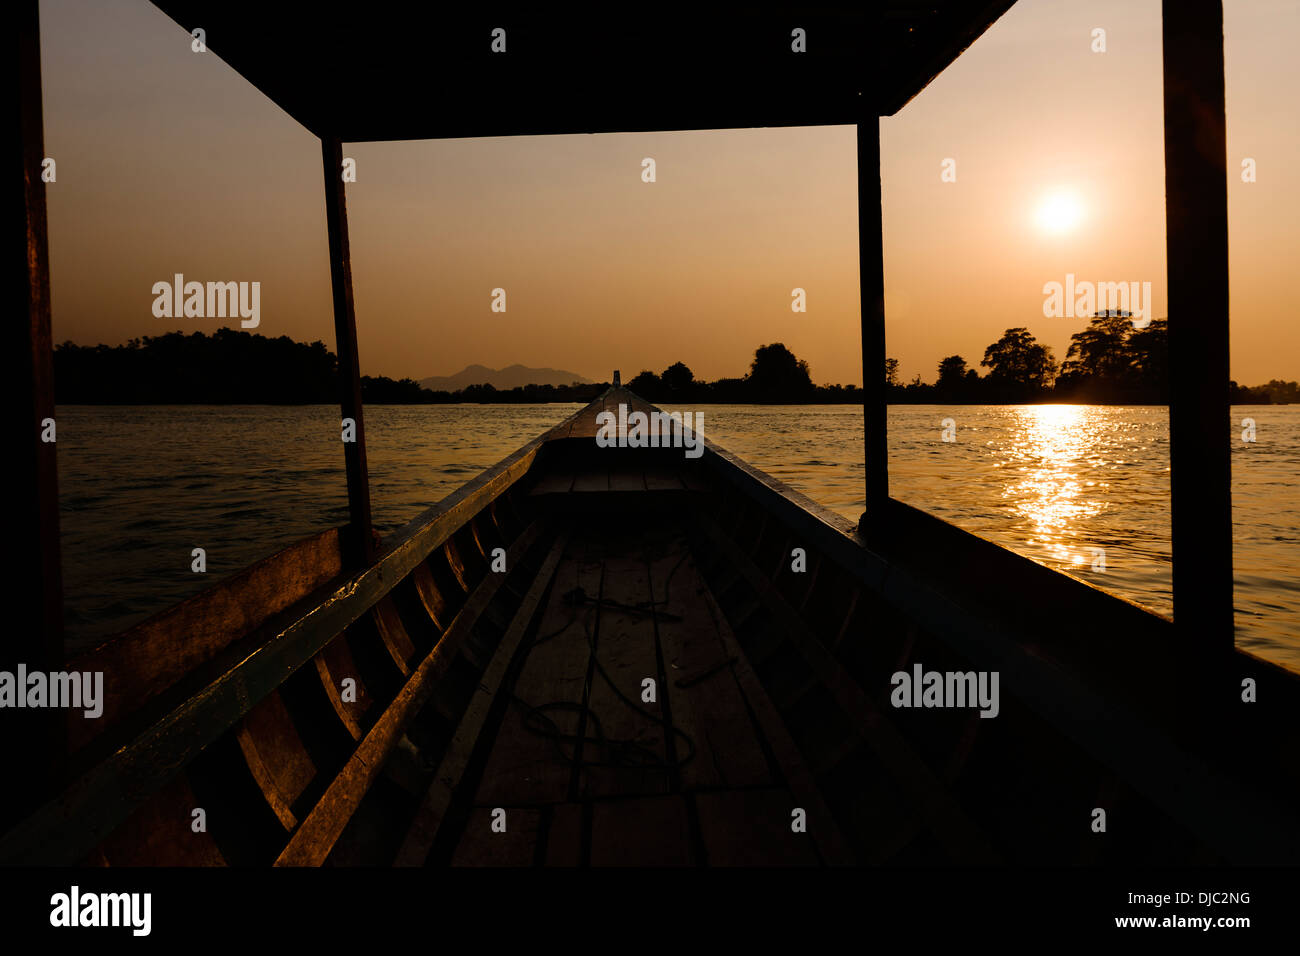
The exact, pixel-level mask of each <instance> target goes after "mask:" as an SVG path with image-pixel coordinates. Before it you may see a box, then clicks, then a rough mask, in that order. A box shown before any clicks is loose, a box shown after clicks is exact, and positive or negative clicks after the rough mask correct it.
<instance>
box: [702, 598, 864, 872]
mask: <svg viewBox="0 0 1300 956" xmlns="http://www.w3.org/2000/svg"><path fill="white" fill-rule="evenodd" d="M703 597H704V600H705V603H706V604H707V605H708V607H709V609H710V612H711V613H712V615H713V619H714V620H715V621H716V622H717V626H718V633H719V636H720V637H721V638H722V642H723V645H724V646H725V647H726V648H727V650H728V652H729V655H728V656H734V657H735V658H736V662H735V663H734V664H733V665H732V668H733V670H734V673H735V675H736V681H737V682H738V683H739V684H740V689H741V690H742V691H743V692H744V694H745V699H746V700H747V701H748V702H749V706H750V709H751V710H752V711H753V714H754V719H755V720H757V721H758V725H759V727H760V729H761V730H762V731H763V735H764V736H765V737H766V738H767V742H768V746H770V747H771V748H772V753H773V755H774V756H775V758H776V762H777V765H778V766H779V767H780V768H781V774H782V776H784V777H785V785H786V786H787V787H788V788H789V789H790V793H791V794H792V795H793V796H794V798H795V800H796V801H798V802H797V803H796V806H798V807H802V808H803V809H804V810H806V811H807V814H808V818H807V820H808V833H809V835H810V836H811V837H812V839H813V842H814V843H815V844H816V845H817V849H818V851H819V852H820V854H821V858H822V861H823V862H825V863H828V864H830V865H832V866H851V865H853V864H854V863H855V862H856V861H855V859H854V857H853V854H852V852H850V850H849V848H848V844H847V843H846V842H845V841H844V836H843V834H841V833H840V828H839V826H838V825H837V824H836V823H835V819H834V817H832V816H831V812H830V810H829V809H828V808H827V806H826V802H825V800H823V799H822V795H821V792H820V791H819V790H818V789H817V784H816V781H814V780H813V776H812V772H811V771H810V770H809V769H808V766H807V765H806V764H805V763H804V759H803V756H802V755H801V754H800V753H799V748H798V747H797V746H796V745H795V742H794V740H793V738H791V736H790V732H789V731H788V730H787V729H786V727H785V724H784V723H783V722H782V720H781V716H780V714H778V713H777V710H776V708H775V707H774V706H773V704H772V701H771V699H769V698H768V696H767V692H766V691H765V690H763V684H762V682H761V681H760V680H759V679H758V675H757V674H755V673H754V671H753V669H752V668H751V667H750V666H749V662H748V661H747V660H745V655H744V653H743V652H742V651H741V649H740V645H739V643H737V641H736V638H735V635H734V634H732V633H731V628H730V626H729V625H728V624H727V618H726V615H725V614H723V613H722V608H720V607H719V606H718V603H717V601H715V600H714V598H713V595H712V593H710V591H709V590H708V588H705V590H704V592H703Z"/></svg>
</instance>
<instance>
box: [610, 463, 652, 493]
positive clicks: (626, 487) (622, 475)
mask: <svg viewBox="0 0 1300 956" xmlns="http://www.w3.org/2000/svg"><path fill="white" fill-rule="evenodd" d="M609 490H610V491H645V490H646V481H645V474H644V472H642V471H641V470H640V469H634V468H627V467H622V468H615V469H613V470H612V471H611V472H610V473H609Z"/></svg>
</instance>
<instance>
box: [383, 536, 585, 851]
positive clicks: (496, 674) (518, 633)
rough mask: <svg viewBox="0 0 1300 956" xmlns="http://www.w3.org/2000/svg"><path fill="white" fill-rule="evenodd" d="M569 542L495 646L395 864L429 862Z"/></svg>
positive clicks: (559, 546) (546, 565)
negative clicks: (504, 680)
mask: <svg viewBox="0 0 1300 956" xmlns="http://www.w3.org/2000/svg"><path fill="white" fill-rule="evenodd" d="M567 543H568V538H567V537H566V536H565V535H563V534H561V535H560V536H559V537H558V538H557V539H556V541H555V543H554V544H553V545H552V546H551V550H550V553H549V554H547V556H546V559H545V561H543V562H542V566H541V568H539V569H538V572H537V575H536V577H534V578H533V582H532V584H531V585H530V586H529V589H528V593H527V594H525V595H524V599H523V601H522V602H521V603H520V605H519V609H518V610H517V611H516V612H515V615H514V618H513V619H512V620H511V621H510V625H509V627H508V628H507V629H506V632H505V634H504V635H502V637H501V642H500V643H499V644H498V645H497V649H496V652H495V653H494V654H493V655H492V660H491V662H490V663H489V664H488V666H487V669H486V670H485V671H484V673H483V676H482V678H481V679H480V681H479V684H478V686H477V687H476V688H475V690H474V696H473V698H472V699H471V700H470V702H469V704H468V705H467V706H466V708H465V714H464V716H463V717H461V720H460V723H459V725H458V726H457V727H456V732H455V734H454V735H453V736H452V739H451V743H449V744H448V745H447V752H446V753H445V754H444V755H443V758H442V763H441V764H440V765H439V767H438V771H437V773H435V774H434V778H433V782H432V783H431V784H430V785H429V789H428V791H427V792H426V793H425V795H424V800H423V801H422V802H421V805H420V809H419V810H417V811H416V814H415V817H414V818H413V820H412V822H411V826H410V829H409V830H408V831H407V834H406V838H405V839H404V840H403V841H402V847H401V849H400V850H399V851H398V854H397V859H396V861H395V865H397V866H420V865H422V864H423V863H424V861H425V859H426V858H427V857H428V855H429V850H430V848H432V846H433V843H434V840H435V839H437V836H438V830H439V828H440V827H441V826H442V821H443V818H444V817H445V815H446V813H447V808H448V807H450V806H451V801H452V797H453V796H454V795H455V792H456V790H457V788H458V787H459V786H460V781H461V777H462V776H463V775H464V773H465V768H466V767H467V766H468V765H469V760H470V757H471V756H472V755H473V753H474V748H475V747H476V746H477V745H478V739H479V734H480V733H481V732H482V730H483V724H484V722H485V721H486V720H487V717H488V712H489V711H490V710H491V707H492V703H493V701H494V700H496V696H497V691H498V690H499V689H500V687H501V682H502V680H503V679H504V678H505V676H506V671H507V669H508V668H509V666H510V663H511V661H513V660H514V657H515V652H516V651H517V650H518V648H519V642H520V641H521V640H522V639H523V636H524V634H525V632H527V630H528V625H529V623H530V622H531V621H532V619H533V615H534V614H535V613H536V611H537V607H538V605H539V604H540V603H541V600H542V595H543V594H545V592H546V588H547V587H548V586H549V585H550V582H551V578H552V577H553V576H554V574H555V569H556V567H557V566H558V565H559V563H560V557H561V555H563V554H564V548H565V545H566V544H567ZM507 829H508V827H507Z"/></svg>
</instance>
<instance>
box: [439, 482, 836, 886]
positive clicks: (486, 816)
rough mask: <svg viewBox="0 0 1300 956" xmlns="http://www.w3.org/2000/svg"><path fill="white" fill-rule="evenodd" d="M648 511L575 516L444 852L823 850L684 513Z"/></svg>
mask: <svg viewBox="0 0 1300 956" xmlns="http://www.w3.org/2000/svg"><path fill="white" fill-rule="evenodd" d="M646 497H650V496H646ZM644 518H645V516H644V514H642V515H637V516H636V518H635V519H634V518H633V517H632V515H630V514H628V513H627V512H623V514H622V516H621V520H620V516H619V513H618V512H614V513H613V515H612V516H611V515H609V514H606V515H604V516H597V515H594V514H586V515H584V514H578V515H574V516H570V517H568V518H567V519H564V525H565V526H564V527H563V529H562V530H563V533H565V534H567V543H566V544H565V547H564V550H563V554H562V557H561V559H560V561H559V563H558V565H557V566H556V570H555V574H554V578H553V580H552V582H551V586H550V590H549V592H548V594H547V595H546V597H545V599H544V603H543V608H542V610H541V613H540V615H539V619H538V620H537V621H536V623H535V625H534V628H533V629H532V631H531V632H530V633H529V634H528V635H526V636H525V638H524V641H523V643H522V645H521V649H520V650H519V651H518V652H517V654H516V657H515V660H514V663H513V665H512V667H511V670H510V672H509V673H508V674H507V676H506V679H505V681H504V682H503V686H502V688H501V690H500V692H499V693H498V695H497V697H498V706H497V707H496V717H495V721H493V720H489V723H488V726H487V727H485V729H484V731H483V734H482V736H481V737H480V739H479V742H478V747H477V750H476V754H475V758H476V759H475V760H473V761H471V768H473V766H474V765H475V764H477V767H478V772H477V774H475V773H474V771H473V769H471V772H470V774H469V775H467V777H466V779H465V780H464V781H462V788H461V790H462V792H464V793H472V794H473V796H472V799H469V800H468V804H469V805H468V806H465V807H462V811H461V813H460V814H459V816H460V820H461V821H462V823H463V829H461V832H460V833H459V836H458V838H453V839H452V840H451V841H450V842H447V843H446V848H447V851H449V852H450V859H449V860H447V859H445V858H444V859H443V860H435V859H434V857H437V856H438V854H437V853H436V852H435V853H434V854H433V856H432V857H431V859H430V862H431V863H437V862H450V863H452V864H453V865H467V866H474V865H525V866H526V865H560V866H581V865H593V866H599V865H672V864H679V865H685V866H690V865H723V866H725V865H750V864H764V865H772V864H795V865H799V864H806V865H807V864H810V865H815V864H817V863H819V862H821V858H820V856H819V853H818V850H817V846H816V842H815V841H814V840H813V839H812V838H811V837H810V835H809V833H807V832H795V829H794V827H792V820H793V819H794V816H793V815H794V813H795V811H796V809H797V808H798V809H802V810H804V812H805V813H806V814H807V815H808V817H809V818H810V819H809V820H808V824H807V825H808V827H809V828H810V829H811V828H812V827H815V826H817V825H818V821H816V820H815V819H812V818H813V817H814V816H815V814H814V812H813V811H812V810H811V809H810V808H808V807H802V806H801V803H800V801H798V800H797V799H796V798H795V797H794V795H793V794H792V793H791V790H790V788H789V787H788V786H787V779H788V773H789V768H787V767H783V766H782V763H781V760H780V759H779V758H778V756H777V753H778V752H780V751H781V746H780V743H779V742H778V744H777V746H776V747H775V748H774V747H773V742H772V740H770V739H769V734H767V733H765V732H764V727H766V728H768V730H770V729H771V728H772V724H771V720H772V718H774V717H775V711H774V710H773V708H772V704H771V702H770V701H768V700H767V699H766V695H765V693H764V692H763V691H762V689H761V688H760V687H759V686H758V684H757V681H753V680H750V681H748V682H747V681H745V680H744V669H745V667H746V665H745V663H744V661H743V656H742V654H741V651H740V650H739V648H738V646H737V645H736V643H735V639H734V637H733V636H732V635H731V633H730V630H729V628H728V626H727V623H726V621H725V619H724V618H723V616H722V614H721V612H720V611H719V609H718V608H717V605H716V604H715V603H714V602H713V600H712V597H711V595H710V594H709V593H708V588H707V587H706V585H705V582H704V580H703V578H702V577H701V574H700V572H699V570H698V568H697V567H696V562H695V557H694V555H693V554H692V552H691V549H690V547H689V545H688V536H687V533H686V527H685V524H684V522H685V520H686V519H685V517H684V515H683V512H682V511H681V510H680V509H663V510H662V511H660V512H657V513H656V514H655V516H654V520H650V521H646V520H644ZM494 725H495V726H494ZM462 802H465V801H464V800H462ZM805 802H807V801H805ZM494 811H498V812H495V813H494ZM499 811H504V820H503V821H502V818H501V814H500V812H499ZM449 822H450V821H449ZM494 822H495V824H496V825H495V828H494ZM502 823H504V827H505V829H504V832H501V826H502ZM445 852H446V851H445Z"/></svg>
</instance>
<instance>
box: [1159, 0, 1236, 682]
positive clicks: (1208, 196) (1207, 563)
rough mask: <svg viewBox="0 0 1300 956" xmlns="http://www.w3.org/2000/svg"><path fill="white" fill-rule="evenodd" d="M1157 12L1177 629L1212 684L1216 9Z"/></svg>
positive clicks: (1221, 495) (1222, 452)
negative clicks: (1161, 69)
mask: <svg viewBox="0 0 1300 956" xmlns="http://www.w3.org/2000/svg"><path fill="white" fill-rule="evenodd" d="M1163 19H1164V29H1163V39H1164V91H1165V92H1164V96H1165V103H1164V110H1165V232H1166V237H1165V242H1166V247H1167V250H1168V254H1167V259H1168V268H1169V273H1168V285H1169V364H1170V398H1169V462H1170V468H1171V481H1170V485H1171V496H1172V502H1171V507H1170V511H1171V518H1172V534H1171V538H1172V546H1173V591H1174V625H1175V627H1176V628H1177V630H1178V632H1179V634H1180V643H1181V644H1182V646H1183V647H1184V648H1185V649H1186V652H1187V654H1188V656H1189V657H1190V658H1193V659H1195V660H1196V661H1197V662H1198V665H1197V669H1198V670H1199V671H1200V674H1201V676H1202V677H1204V678H1205V679H1207V680H1211V679H1213V674H1214V673H1215V672H1216V670H1218V671H1220V672H1221V665H1222V663H1223V662H1224V660H1225V659H1226V658H1227V656H1228V652H1230V651H1231V650H1232V648H1233V617H1232V597H1233V593H1232V474H1231V463H1230V454H1231V447H1230V445H1229V441H1230V439H1229V434H1228V425H1229V414H1230V404H1229V398H1228V375H1229V369H1228V186H1227V145H1226V133H1225V107H1224V95H1223V4H1222V2H1221V0H1164V16H1163ZM1204 690H1208V687H1207V686H1202V687H1201V688H1199V689H1198V690H1197V693H1199V692H1200V691H1204ZM1223 693H1226V690H1225V691H1223ZM1220 697H1221V694H1220V692H1219V691H1214V692H1211V693H1210V694H1209V697H1208V698H1203V701H1204V703H1205V704H1207V705H1208V704H1209V703H1210V701H1211V700H1218V699H1220Z"/></svg>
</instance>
